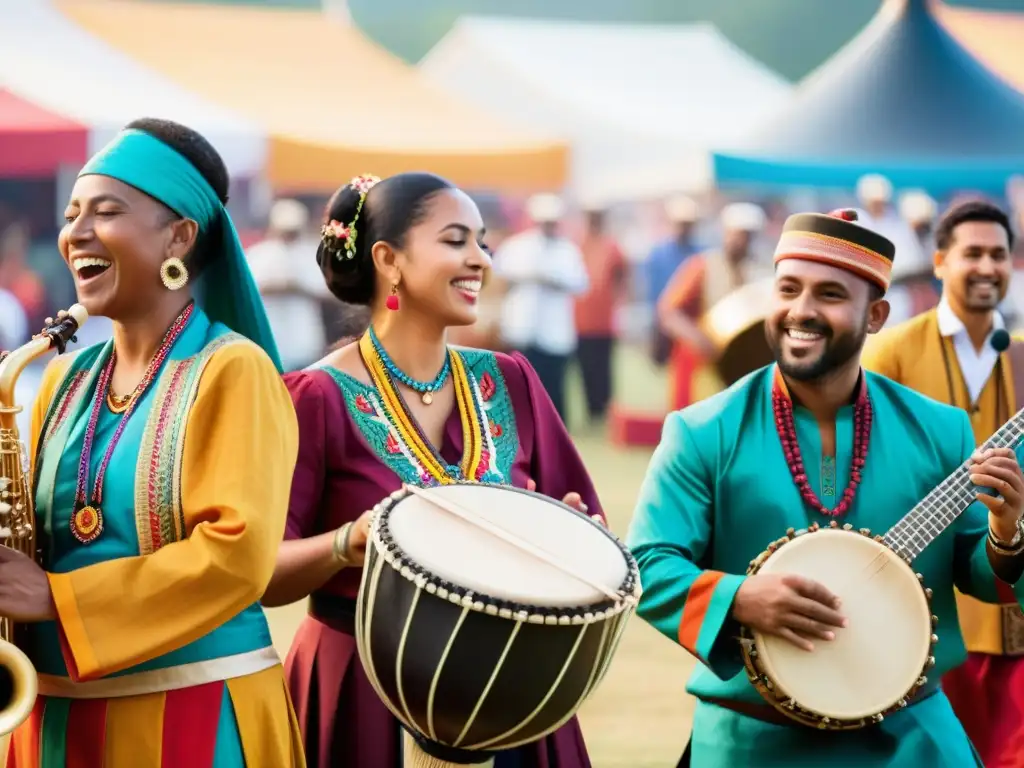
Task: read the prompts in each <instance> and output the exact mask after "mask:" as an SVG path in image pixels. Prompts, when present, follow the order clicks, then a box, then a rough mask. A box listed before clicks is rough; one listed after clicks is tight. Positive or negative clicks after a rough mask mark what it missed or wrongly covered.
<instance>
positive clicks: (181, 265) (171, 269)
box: [160, 257, 188, 291]
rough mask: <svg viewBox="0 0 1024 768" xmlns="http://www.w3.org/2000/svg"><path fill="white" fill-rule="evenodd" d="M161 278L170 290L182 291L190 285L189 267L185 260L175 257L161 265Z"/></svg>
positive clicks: (165, 286)
mask: <svg viewBox="0 0 1024 768" xmlns="http://www.w3.org/2000/svg"><path fill="white" fill-rule="evenodd" d="M160 280H161V282H163V284H164V288H166V289H167V290H168V291H180V290H181V289H182V288H184V287H185V286H186V285H188V269H186V268H185V262H183V261H182V260H181V259H179V258H177V257H174V258H171V259H166V260H165V261H164V263H163V264H161V265H160Z"/></svg>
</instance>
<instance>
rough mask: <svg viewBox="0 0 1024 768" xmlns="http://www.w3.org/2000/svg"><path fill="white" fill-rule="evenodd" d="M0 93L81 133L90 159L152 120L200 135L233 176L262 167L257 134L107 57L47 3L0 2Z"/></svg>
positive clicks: (112, 54) (261, 139)
mask: <svg viewBox="0 0 1024 768" xmlns="http://www.w3.org/2000/svg"><path fill="white" fill-rule="evenodd" d="M186 43H187V41H183V45H185V44H186ZM181 55H182V56H187V55H188V52H187V50H186V48H185V47H183V48H182V53H181ZM0 86H2V87H5V88H7V89H8V90H10V91H11V92H12V93H15V94H17V95H18V96H21V97H22V98H24V99H27V100H29V101H31V102H33V103H34V104H37V105H38V106H40V107H43V108H45V109H48V110H49V111H51V112H55V113H57V114H59V115H62V116H64V117H66V118H69V119H71V120H74V121H76V122H78V123H81V124H82V125H84V126H86V127H87V128H89V129H90V136H89V149H90V152H92V151H95V150H98V149H100V148H102V147H103V146H104V145H105V144H106V143H107V142H108V141H109V140H110V139H111V138H112V137H113V136H114V134H115V133H116V132H117V131H118V130H119V129H120V128H122V127H123V126H124V125H125V124H126V123H129V122H131V121H132V120H135V119H137V118H140V117H156V118H164V119H169V120H176V121H177V122H179V123H183V124H185V125H187V126H189V127H191V128H194V129H195V130H197V131H199V132H200V133H202V134H203V135H204V136H206V137H207V138H208V139H209V140H210V141H211V143H213V145H214V146H215V147H216V148H217V150H218V151H219V152H220V153H221V155H222V156H223V158H224V161H225V163H226V164H227V166H228V170H229V171H230V172H231V174H232V175H233V176H237V177H252V176H256V175H258V174H259V173H261V172H262V169H263V167H264V165H265V160H266V152H267V148H266V146H267V142H266V136H265V133H264V131H263V130H262V129H261V128H260V127H258V126H257V125H256V124H254V123H251V122H249V121H247V120H245V119H243V118H241V117H240V116H238V115H236V114H234V113H232V112H230V111H229V110H226V109H223V108H221V107H219V106H217V105H214V104H211V103H209V102H207V101H205V100H203V99H201V98H200V97H198V96H196V95H195V94H193V93H191V92H189V91H187V90H185V89H183V88H181V87H180V86H178V85H176V84H174V83H172V82H170V81H169V80H167V79H165V78H164V77H162V76H161V75H159V74H157V73H156V72H153V71H151V70H148V69H146V68H145V67H143V66H142V65H141V64H139V63H138V62H136V61H135V60H133V59H132V58H130V57H129V56H126V55H124V54H122V53H120V52H119V51H116V50H114V49H113V48H111V47H109V46H108V45H107V44H106V43H104V42H103V41H102V40H99V39H97V38H95V37H93V36H92V35H90V34H89V33H88V32H86V31H85V30H83V29H81V28H80V27H78V26H77V25H75V24H74V22H72V21H70V20H69V19H67V18H66V17H65V16H63V15H62V14H61V12H60V11H59V10H57V9H56V8H54V7H53V6H52V5H51V4H50V3H49V1H48V0H0Z"/></svg>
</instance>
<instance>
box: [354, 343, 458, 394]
mask: <svg viewBox="0 0 1024 768" xmlns="http://www.w3.org/2000/svg"><path fill="white" fill-rule="evenodd" d="M369 331H370V341H372V342H373V351H374V352H375V353H376V354H377V356H378V357H379V358H380V361H381V362H382V363H383V364H384V367H385V368H386V369H387V371H388V373H389V374H391V376H392V377H394V378H395V379H396V380H397V381H400V382H401V383H402V384H404V385H405V386H407V387H408V388H409V389H411V390H412V391H413V392H416V393H418V394H419V396H420V399H421V400H422V401H423V404H424V405H430V404H431V403H432V402H434V393H435V392H437V391H438V390H439V389H441V387H443V386H444V383H445V382H446V381H448V376H449V374H450V373H451V372H452V364H451V359H450V358H449V356H448V355H447V354H446V355H445V356H444V365H442V366H441V370H440V371H438V373H437V376H435V377H434V379H433V381H417V380H416V379H414V378H413V377H412V376H410V375H409V374H407V373H406V372H405V371H403V370H402V369H401V368H399V367H398V366H397V365H396V364H395V361H394V360H392V359H391V355H389V354H388V353H387V350H386V349H384V345H383V344H381V343H380V339H378V338H377V332H376V331H374V330H373V326H372V325H371V326H370V329H369Z"/></svg>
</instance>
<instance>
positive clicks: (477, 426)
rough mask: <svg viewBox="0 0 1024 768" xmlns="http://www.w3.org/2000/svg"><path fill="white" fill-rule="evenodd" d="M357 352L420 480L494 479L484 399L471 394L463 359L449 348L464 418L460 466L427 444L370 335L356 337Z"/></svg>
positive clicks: (428, 482) (433, 482) (457, 401)
mask: <svg viewBox="0 0 1024 768" xmlns="http://www.w3.org/2000/svg"><path fill="white" fill-rule="evenodd" d="M359 352H360V355H361V356H362V358H363V363H364V364H365V365H366V369H367V371H368V372H369V374H370V380H371V381H372V382H373V386H374V388H375V389H376V390H377V393H378V395H379V396H380V400H381V406H382V410H383V412H384V416H385V418H386V419H387V420H388V423H389V424H390V426H391V428H392V429H393V433H394V435H395V438H396V440H398V441H399V442H400V443H401V445H403V446H404V447H405V448H406V449H408V455H409V456H410V459H411V460H412V461H413V462H414V465H415V466H416V468H417V471H418V472H419V473H420V481H421V482H422V483H423V484H424V485H447V484H449V483H454V482H458V481H460V480H469V481H471V482H472V481H476V482H497V479H496V477H497V476H496V475H495V473H494V472H493V471H491V464H492V458H493V457H492V455H491V449H490V443H489V442H488V439H487V435H488V434H489V430H490V424H489V423H488V421H487V416H486V414H485V413H484V408H483V404H482V403H481V402H480V401H479V398H478V397H477V396H476V395H475V393H474V386H473V383H472V381H471V379H470V376H469V372H468V371H467V370H466V366H465V363H464V362H463V360H462V358H461V357H460V356H459V355H458V353H457V352H455V351H454V350H448V358H449V362H450V366H451V372H452V382H453V384H454V386H455V405H456V408H457V409H458V412H459V419H460V421H461V423H462V442H463V448H462V461H461V462H460V464H459V466H455V465H451V464H448V463H447V462H446V461H445V460H444V459H443V458H442V457H441V455H440V453H439V452H438V450H437V449H436V448H435V447H434V446H433V445H432V444H431V442H430V440H429V439H428V438H427V437H426V435H425V433H424V432H423V429H422V428H421V427H420V425H419V423H418V422H417V421H416V418H415V417H414V416H413V415H412V414H411V413H410V411H409V407H408V405H407V404H406V402H405V399H404V398H403V397H402V394H401V392H399V390H398V387H397V386H396V385H395V379H394V378H393V377H391V376H390V375H389V374H390V372H389V371H388V369H387V367H386V366H385V364H384V362H383V360H381V358H380V356H379V355H378V354H377V350H376V348H375V347H374V345H373V342H372V341H371V340H370V338H369V334H364V335H363V337H362V339H360V341H359Z"/></svg>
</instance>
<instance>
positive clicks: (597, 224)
mask: <svg viewBox="0 0 1024 768" xmlns="http://www.w3.org/2000/svg"><path fill="white" fill-rule="evenodd" d="M584 213H585V218H586V222H585V229H584V233H583V237H582V239H581V240H580V252H581V253H582V254H583V262H584V265H585V266H586V270H587V278H588V280H589V281H590V290H589V291H587V292H586V293H585V294H583V295H581V296H578V297H577V298H576V332H577V334H578V335H579V341H578V346H577V349H576V359H577V360H578V361H579V365H580V372H581V373H582V375H583V389H584V392H585V393H586V398H587V414H588V415H589V417H590V420H591V421H592V422H596V421H600V420H601V419H603V418H604V417H605V414H606V413H607V410H608V405H609V404H610V402H611V399H612V353H613V350H614V346H615V312H616V309H617V308H618V307H619V306H620V305H621V304H622V303H623V302H625V301H626V300H627V299H628V280H627V277H628V267H627V265H626V257H625V255H624V254H623V253H622V249H621V248H619V244H618V243H617V242H616V241H615V239H614V238H613V237H612V236H611V235H609V234H608V232H607V231H606V230H605V212H604V210H603V209H602V208H601V207H600V206H597V205H588V206H586V207H585V210H584Z"/></svg>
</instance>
